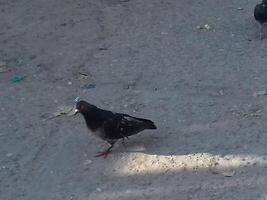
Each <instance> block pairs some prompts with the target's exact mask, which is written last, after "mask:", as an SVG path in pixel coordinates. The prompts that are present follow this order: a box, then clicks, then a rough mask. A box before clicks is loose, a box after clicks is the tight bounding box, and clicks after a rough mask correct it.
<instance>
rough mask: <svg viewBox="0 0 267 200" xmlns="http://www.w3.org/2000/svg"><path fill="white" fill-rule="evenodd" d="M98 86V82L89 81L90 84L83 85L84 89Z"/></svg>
mask: <svg viewBox="0 0 267 200" xmlns="http://www.w3.org/2000/svg"><path fill="white" fill-rule="evenodd" d="M95 87H96V84H94V83H89V84H85V85H83V86H82V89H85V90H88V89H92V88H95Z"/></svg>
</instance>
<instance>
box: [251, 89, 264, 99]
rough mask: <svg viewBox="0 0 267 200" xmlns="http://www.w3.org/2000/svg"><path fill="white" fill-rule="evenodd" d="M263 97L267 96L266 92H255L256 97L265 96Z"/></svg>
mask: <svg viewBox="0 0 267 200" xmlns="http://www.w3.org/2000/svg"><path fill="white" fill-rule="evenodd" d="M263 95H267V91H266V90H261V91H257V92H255V93H254V94H253V96H254V97H257V96H263Z"/></svg>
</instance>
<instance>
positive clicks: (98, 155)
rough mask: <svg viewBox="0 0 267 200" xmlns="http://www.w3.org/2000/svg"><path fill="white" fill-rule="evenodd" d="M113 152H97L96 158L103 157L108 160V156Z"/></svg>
mask: <svg viewBox="0 0 267 200" xmlns="http://www.w3.org/2000/svg"><path fill="white" fill-rule="evenodd" d="M110 153H111V151H109V150H108V151H100V152H97V154H96V155H95V157H101V156H103V157H104V158H106V157H107V156H108V154H110Z"/></svg>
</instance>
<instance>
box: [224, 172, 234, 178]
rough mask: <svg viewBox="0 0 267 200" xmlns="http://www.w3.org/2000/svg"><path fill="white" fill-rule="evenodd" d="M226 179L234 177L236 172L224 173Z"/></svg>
mask: <svg viewBox="0 0 267 200" xmlns="http://www.w3.org/2000/svg"><path fill="white" fill-rule="evenodd" d="M222 175H223V176H224V177H232V176H234V175H235V171H228V172H222Z"/></svg>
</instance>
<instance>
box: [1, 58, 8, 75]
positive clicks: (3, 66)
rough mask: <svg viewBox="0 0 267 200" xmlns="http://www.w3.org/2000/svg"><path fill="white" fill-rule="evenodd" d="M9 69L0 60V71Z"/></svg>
mask: <svg viewBox="0 0 267 200" xmlns="http://www.w3.org/2000/svg"><path fill="white" fill-rule="evenodd" d="M8 71H9V69H8V67H7V65H6V63H5V62H3V61H0V73H4V72H8Z"/></svg>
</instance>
